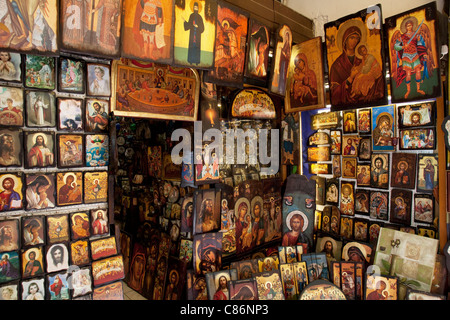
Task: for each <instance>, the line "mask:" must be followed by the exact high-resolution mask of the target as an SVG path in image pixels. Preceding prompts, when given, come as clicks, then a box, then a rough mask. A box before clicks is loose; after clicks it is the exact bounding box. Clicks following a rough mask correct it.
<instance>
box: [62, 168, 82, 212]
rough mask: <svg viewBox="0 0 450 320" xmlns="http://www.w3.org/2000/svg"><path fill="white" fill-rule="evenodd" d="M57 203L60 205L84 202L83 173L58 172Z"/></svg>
mask: <svg viewBox="0 0 450 320" xmlns="http://www.w3.org/2000/svg"><path fill="white" fill-rule="evenodd" d="M56 188H57V204H58V206H66V205H75V204H81V203H83V173H82V172H57V173H56Z"/></svg>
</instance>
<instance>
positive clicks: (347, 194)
mask: <svg viewBox="0 0 450 320" xmlns="http://www.w3.org/2000/svg"><path fill="white" fill-rule="evenodd" d="M354 188H355V183H354V182H353V181H345V182H344V181H341V202H340V209H341V214H344V215H348V216H354V215H355V196H354Z"/></svg>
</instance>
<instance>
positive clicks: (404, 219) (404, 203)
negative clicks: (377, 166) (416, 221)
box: [389, 189, 413, 226]
mask: <svg viewBox="0 0 450 320" xmlns="http://www.w3.org/2000/svg"><path fill="white" fill-rule="evenodd" d="M412 200H413V199H412V191H410V190H401V189H392V190H391V212H390V215H389V221H390V222H392V223H399V224H403V225H406V226H409V225H410V224H411V206H412Z"/></svg>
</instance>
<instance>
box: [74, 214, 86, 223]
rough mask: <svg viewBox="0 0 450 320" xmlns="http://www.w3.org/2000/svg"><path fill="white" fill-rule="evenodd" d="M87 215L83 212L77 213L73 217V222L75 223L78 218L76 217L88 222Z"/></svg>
mask: <svg viewBox="0 0 450 320" xmlns="http://www.w3.org/2000/svg"><path fill="white" fill-rule="evenodd" d="M85 215H86V214H85V213H83V212H79V213H75V214H74V215H73V216H72V221H73V222H74V223H75V218H76V217H80V218H81V219H83V220H85V221H86V219H85Z"/></svg>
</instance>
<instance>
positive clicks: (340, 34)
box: [336, 19, 367, 52]
mask: <svg viewBox="0 0 450 320" xmlns="http://www.w3.org/2000/svg"><path fill="white" fill-rule="evenodd" d="M350 27H358V28H359V30H360V31H361V39H360V40H359V43H364V44H365V43H366V40H367V29H366V26H365V25H364V23H363V22H362V21H361V20H356V19H352V20H347V21H345V22H344V23H342V24H341V25H340V26H339V29H338V32H337V36H336V45H337V47H338V49H339V51H340V52H342V51H343V50H342V40H343V39H342V38H343V37H344V33H345V31H347V29H348V28H350Z"/></svg>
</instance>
